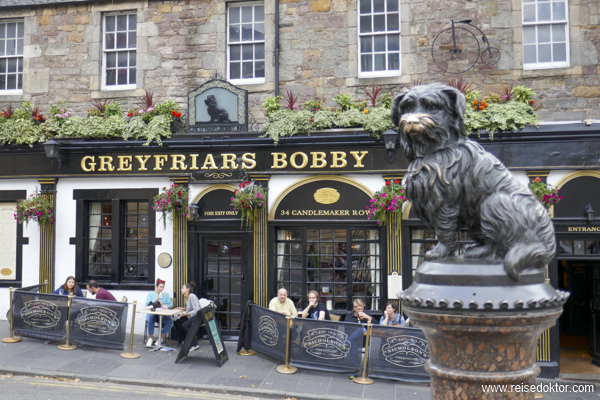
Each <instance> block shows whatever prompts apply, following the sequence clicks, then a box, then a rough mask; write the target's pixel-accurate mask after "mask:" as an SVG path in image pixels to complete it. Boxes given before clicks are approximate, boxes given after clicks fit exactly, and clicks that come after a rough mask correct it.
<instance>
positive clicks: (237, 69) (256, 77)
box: [227, 5, 265, 84]
mask: <svg viewBox="0 0 600 400" xmlns="http://www.w3.org/2000/svg"><path fill="white" fill-rule="evenodd" d="M228 18H229V25H228V26H229V34H228V41H227V43H228V70H229V74H228V75H229V80H230V81H240V82H236V83H238V84H239V83H264V81H265V7H264V6H263V5H243V6H235V7H233V6H232V7H229V15H228Z"/></svg>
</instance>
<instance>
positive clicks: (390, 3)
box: [387, 0, 398, 12]
mask: <svg viewBox="0 0 600 400" xmlns="http://www.w3.org/2000/svg"><path fill="white" fill-rule="evenodd" d="M387 11H388V12H392V11H398V0H387Z"/></svg>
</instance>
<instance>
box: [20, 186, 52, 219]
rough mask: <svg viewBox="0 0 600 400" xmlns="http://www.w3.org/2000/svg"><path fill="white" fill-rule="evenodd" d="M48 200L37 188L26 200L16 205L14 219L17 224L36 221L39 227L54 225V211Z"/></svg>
mask: <svg viewBox="0 0 600 400" xmlns="http://www.w3.org/2000/svg"><path fill="white" fill-rule="evenodd" d="M52 207H53V205H52V202H51V201H50V198H49V197H47V196H44V195H43V194H42V193H41V192H40V191H39V190H38V189H37V188H36V190H35V192H34V193H32V194H30V195H29V198H28V199H25V200H21V201H19V202H18V203H17V210H16V213H15V219H16V220H17V222H18V223H19V224H22V223H23V222H25V224H29V221H36V222H37V223H38V224H39V225H40V227H41V226H42V225H46V224H53V223H54V210H53V209H52Z"/></svg>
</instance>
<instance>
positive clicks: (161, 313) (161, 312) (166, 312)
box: [138, 307, 184, 351]
mask: <svg viewBox="0 0 600 400" xmlns="http://www.w3.org/2000/svg"><path fill="white" fill-rule="evenodd" d="M183 312H184V311H183V310H178V309H176V308H173V309H168V308H157V309H156V310H154V311H152V307H146V308H142V309H141V310H139V311H138V313H140V314H151V315H158V330H159V332H158V340H157V341H156V346H152V349H151V350H150V351H158V350H160V349H161V348H162V347H163V345H162V318H163V317H172V316H173V315H175V314H179V313H183ZM164 347H166V346H164Z"/></svg>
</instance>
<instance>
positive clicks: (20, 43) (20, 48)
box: [17, 39, 23, 56]
mask: <svg viewBox="0 0 600 400" xmlns="http://www.w3.org/2000/svg"><path fill="white" fill-rule="evenodd" d="M17 54H18V55H20V56H22V55H23V39H18V40H17Z"/></svg>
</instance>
